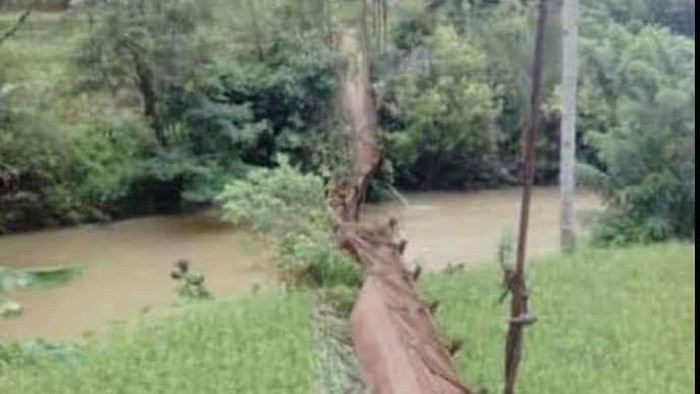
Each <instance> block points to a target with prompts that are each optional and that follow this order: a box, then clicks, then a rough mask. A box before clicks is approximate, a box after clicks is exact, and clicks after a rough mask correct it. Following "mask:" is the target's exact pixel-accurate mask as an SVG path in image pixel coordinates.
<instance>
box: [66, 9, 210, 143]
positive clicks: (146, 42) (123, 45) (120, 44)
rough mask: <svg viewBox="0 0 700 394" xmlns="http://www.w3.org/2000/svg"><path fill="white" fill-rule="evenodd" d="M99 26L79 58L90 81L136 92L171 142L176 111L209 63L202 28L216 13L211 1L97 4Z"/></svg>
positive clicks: (162, 139)
mask: <svg viewBox="0 0 700 394" xmlns="http://www.w3.org/2000/svg"><path fill="white" fill-rule="evenodd" d="M96 7H97V9H98V10H99V11H100V18H98V21H99V23H98V25H97V27H96V29H95V30H94V31H92V32H91V35H90V37H88V39H86V41H85V43H84V49H83V51H82V53H81V54H80V56H79V63H80V64H81V65H82V66H84V67H85V69H87V70H88V71H89V74H88V77H87V80H86V81H85V86H88V87H108V88H109V89H111V90H112V91H113V92H115V93H116V92H119V91H123V90H127V91H130V90H132V91H136V92H138V95H139V96H140V99H141V100H140V101H141V106H142V111H143V115H144V116H145V117H146V118H148V120H149V121H150V123H151V128H152V129H153V132H154V135H155V138H156V140H157V141H158V143H159V144H160V145H161V146H162V147H165V146H167V145H168V136H167V129H168V127H169V126H171V124H170V123H171V122H170V120H171V119H170V118H171V116H172V115H173V114H180V113H181V112H182V108H181V104H182V101H183V100H186V98H187V94H188V92H190V91H191V90H192V87H193V85H195V84H196V83H197V79H198V76H199V75H198V73H199V72H201V70H203V69H204V67H203V66H204V65H205V64H207V63H208V61H209V59H208V58H207V53H206V51H205V44H206V43H205V42H204V40H203V39H202V37H200V36H199V35H198V33H199V27H200V26H201V25H203V24H204V22H206V21H208V20H209V18H210V3H209V2H208V1H201V2H200V1H191V0H152V1H147V2H146V1H141V0H125V1H119V2H110V3H106V4H101V5H97V6H96Z"/></svg>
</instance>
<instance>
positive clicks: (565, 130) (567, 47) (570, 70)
mask: <svg viewBox="0 0 700 394" xmlns="http://www.w3.org/2000/svg"><path fill="white" fill-rule="evenodd" d="M561 26H562V29H561V34H562V38H561V46H562V51H561V54H562V61H561V76H562V78H561V79H562V81H561V104H562V116H561V148H560V149H561V151H560V154H561V156H560V160H561V165H560V166H559V188H560V194H561V218H560V242H561V249H562V250H563V251H565V252H571V251H572V250H573V249H574V246H575V234H574V192H575V179H574V161H575V157H576V85H577V81H578V0H564V1H563V4H562V7H561Z"/></svg>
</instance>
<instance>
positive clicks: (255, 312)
mask: <svg viewBox="0 0 700 394" xmlns="http://www.w3.org/2000/svg"><path fill="white" fill-rule="evenodd" d="M310 304H311V300H310V297H309V294H308V293H306V292H292V293H274V294H264V295H258V296H254V297H249V298H245V299H240V300H234V301H213V302H208V303H204V304H200V305H197V306H192V307H190V308H186V309H185V310H183V311H181V312H180V311H178V312H177V313H175V314H174V315H173V316H170V317H167V318H160V319H153V320H147V321H145V322H143V323H142V324H141V325H139V329H138V331H135V330H134V328H133V327H130V328H129V327H127V328H124V329H119V330H116V331H114V332H112V333H110V334H108V335H105V336H103V337H99V338H98V339H95V340H94V341H93V342H90V343H89V344H87V345H86V346H85V348H84V349H83V350H82V351H81V352H79V353H78V355H77V357H75V358H74V361H73V362H57V361H51V360H45V361H40V362H38V363H35V364H31V365H24V366H17V367H12V366H11V367H8V368H7V369H6V370H4V371H0V392H2V393H4V394H20V393H21V394H34V393H36V394H46V393H56V394H62V393H66V394H82V393H84V394H95V393H100V394H109V393H120V394H121V393H129V394H131V393H134V394H135V393H149V394H150V393H168V394H176V393H183V394H184V393H188V394H190V393H208V394H216V393H300V394H308V393H310V392H313V391H314V389H313V387H314V385H315V370H314V368H315V364H314V363H315V359H314V357H315V354H314V347H313V344H312V340H311V335H312V334H311V312H310V311H311V305H310Z"/></svg>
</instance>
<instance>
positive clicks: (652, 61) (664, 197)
mask: <svg viewBox="0 0 700 394" xmlns="http://www.w3.org/2000/svg"><path fill="white" fill-rule="evenodd" d="M76 4H77V5H76V6H74V7H71V8H70V9H69V10H68V11H65V12H63V13H62V14H60V16H56V15H48V14H36V15H32V17H31V18H30V19H29V22H27V25H26V26H24V27H23V28H22V29H19V30H18V32H17V33H16V35H15V36H13V37H12V38H11V39H9V40H6V41H5V42H4V43H3V45H2V47H0V51H1V52H2V56H0V75H2V76H3V78H2V79H1V81H0V141H1V142H2V143H1V144H0V201H1V202H2V204H0V231H13V230H20V229H26V228H31V227H39V226H47V225H54V224H72V223H79V222H84V221H94V220H108V219H109V218H111V217H121V216H127V215H135V214H144V213H149V212H156V211H165V210H175V209H182V208H186V207H189V206H193V205H198V204H209V203H211V202H212V201H213V199H214V197H215V196H216V195H217V194H218V193H220V192H221V190H222V189H223V186H224V185H225V184H227V183H229V182H231V180H233V179H240V178H241V177H245V176H246V174H247V173H248V171H250V170H251V169H253V168H257V167H271V166H274V165H275V157H276V156H277V155H278V154H279V153H285V154H286V155H288V157H289V160H290V162H291V163H293V164H294V165H296V166H298V167H299V168H300V169H301V170H302V171H303V172H313V173H315V174H317V175H320V176H322V177H324V178H326V179H328V178H334V177H337V176H339V175H341V174H342V173H343V171H345V170H346V169H347V157H345V152H346V151H347V149H346V135H347V133H346V130H345V126H344V125H343V122H342V120H341V119H340V116H339V113H338V112H339V111H337V108H336V100H335V93H336V75H337V71H338V70H339V68H341V67H344V66H345V65H344V62H343V61H342V59H339V57H338V54H337V53H336V51H335V44H334V43H335V41H336V33H337V27H338V26H341V25H342V23H344V22H343V21H347V20H349V19H350V18H356V17H357V16H361V17H362V18H364V21H365V25H366V27H367V32H368V37H367V38H368V40H367V41H368V44H370V45H369V48H370V51H371V55H372V57H371V59H372V79H373V82H374V93H375V97H376V99H377V100H376V101H377V110H378V114H379V123H380V127H381V129H382V132H381V139H382V142H383V144H384V146H383V148H384V152H385V160H384V162H383V166H382V170H381V171H380V172H379V174H378V177H379V178H380V179H381V180H382V181H393V182H395V184H396V186H397V187H399V188H460V189H464V188H483V187H497V186H500V185H504V184H514V183H516V182H517V181H518V178H519V175H520V168H521V166H522V163H521V162H520V157H521V151H522V140H521V135H522V130H523V129H524V128H525V127H526V126H527V123H526V119H527V113H528V101H529V100H528V91H529V84H530V81H529V68H530V63H531V48H532V39H533V30H534V29H533V26H534V19H533V16H534V3H533V2H525V1H479V0H472V1H467V0H457V1H433V2H428V1H423V0H411V1H406V2H401V3H400V4H397V5H396V6H395V7H390V10H389V14H388V18H387V19H386V20H383V16H382V14H381V13H380V14H377V12H383V11H381V10H380V8H377V9H375V7H360V6H359V5H360V4H361V3H360V2H357V3H355V2H347V1H336V0H303V1H296V0H283V1H272V0H261V1H250V0H237V1H236V2H235V3H234V4H231V3H230V2H221V1H217V0H208V1H201V2H200V1H197V2H195V1H191V0H157V1H152V2H151V1H149V2H143V1H139V0H127V1H120V2H105V1H98V0H93V1H84V2H80V3H76ZM373 4H375V5H377V4H380V3H379V2H376V3H373ZM553 6H554V7H556V6H557V3H556V2H554V3H553ZM693 11H694V4H693V3H692V2H687V1H685V0H665V1H663V2H657V1H647V0H644V1H628V0H605V1H583V2H582V19H581V47H580V57H581V71H580V80H579V97H578V120H577V145H578V146H577V149H578V158H579V161H580V162H581V164H582V166H581V167H582V168H583V169H582V171H581V173H582V175H581V178H580V179H582V180H585V181H586V182H587V183H588V184H589V185H592V186H595V187H596V189H597V190H598V191H600V192H601V193H602V195H603V196H604V197H605V198H606V199H607V201H608V202H609V203H610V212H609V214H608V215H606V216H605V217H602V218H600V219H599V220H598V224H599V226H598V228H599V230H600V231H597V233H596V234H597V235H596V237H597V239H598V240H600V241H602V242H627V241H633V240H642V241H648V240H657V239H663V238H667V237H671V236H681V237H687V236H689V235H691V234H692V232H693V231H694V224H695V220H694V214H693V213H692V211H691V209H692V208H693V207H694V204H695V195H694V191H693V189H694V182H693V181H691V180H693V179H694V174H695V159H694V152H695V151H694V148H693V147H694V142H695V132H694V130H695V113H694V95H695V94H694V88H693V86H694V71H693V66H694V49H693V45H694V19H693V18H692V14H693ZM557 12H558V10H557V9H556V8H555V9H553V10H552V15H557ZM15 19H16V18H15V17H14V15H9V16H8V17H7V18H5V17H3V18H0V29H1V28H3V27H5V26H8V25H10V24H11V23H13V22H14V21H15ZM550 19H551V20H552V21H554V22H553V23H551V25H550V26H549V27H548V30H547V40H548V43H547V48H548V49H550V50H549V51H548V55H547V58H546V62H545V64H546V69H545V74H544V87H543V92H544V94H545V100H544V101H543V102H544V104H543V106H542V107H541V108H540V111H541V115H542V119H543V121H542V122H541V130H540V133H539V135H540V136H539V141H538V147H539V152H538V161H537V163H536V169H537V172H536V174H537V175H536V181H537V182H539V183H553V182H555V181H556V179H557V176H558V169H559V167H558V166H559V145H558V144H559V142H558V141H559V130H558V129H559V118H560V114H559V104H558V103H559V96H558V90H559V89H558V84H559V76H558V72H557V70H558V65H557V63H558V56H559V51H558V50H555V48H558V45H559V44H558V37H559V35H560V30H559V27H558V25H557V23H556V20H557V18H550ZM691 22H692V23H691ZM371 185H373V186H377V185H380V186H381V182H377V181H373V182H371ZM377 190H378V189H376V188H373V190H371V191H370V192H371V193H370V196H376V195H379V194H377V193H374V192H376V191H377Z"/></svg>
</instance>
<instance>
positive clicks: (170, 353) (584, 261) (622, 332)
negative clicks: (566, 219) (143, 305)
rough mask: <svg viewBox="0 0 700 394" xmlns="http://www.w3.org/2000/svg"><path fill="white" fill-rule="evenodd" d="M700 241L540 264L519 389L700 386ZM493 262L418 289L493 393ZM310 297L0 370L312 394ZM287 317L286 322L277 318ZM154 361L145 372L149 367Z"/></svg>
mask: <svg viewBox="0 0 700 394" xmlns="http://www.w3.org/2000/svg"><path fill="white" fill-rule="evenodd" d="M693 249H694V245H691V244H661V245H652V246H635V247H631V248H625V249H599V250H582V251H580V252H578V253H577V254H575V255H574V256H571V257H565V258H562V257H550V258H544V259H533V260H534V263H533V264H532V265H531V269H530V270H529V273H530V274H529V280H530V284H531V289H532V311H533V312H534V313H535V314H536V315H537V316H538V318H539V320H538V322H537V324H535V325H534V326H533V327H531V328H529V329H528V331H527V333H526V342H525V348H524V360H525V361H524V363H523V368H522V370H521V374H520V380H519V388H518V392H522V393H535V392H537V393H562V392H571V393H589V392H595V393H638V392H644V393H671V392H673V393H684V392H690V391H691V390H692V388H693V387H694V362H693V357H694V352H693V343H694V301H693V300H694V297H693V295H694V290H695V286H694V278H693V273H694V262H693ZM498 274H499V273H498V271H497V270H496V269H495V267H482V268H476V269H474V270H467V271H465V272H458V273H455V274H452V275H447V274H444V273H432V274H428V275H426V276H425V277H424V278H423V279H422V280H421V281H420V282H419V283H420V285H421V288H422V290H423V292H424V293H425V294H426V295H427V296H429V297H430V298H432V299H437V300H438V301H440V306H439V308H438V310H437V314H436V318H437V321H438V323H439V325H440V326H441V328H442V329H443V331H444V332H446V333H448V334H450V335H454V336H457V337H461V338H463V339H464V346H463V348H462V350H461V351H460V352H459V353H457V359H456V361H457V366H458V368H459V372H460V375H461V377H462V378H464V380H465V381H466V382H467V383H468V384H469V385H470V386H471V387H475V388H481V387H483V388H486V389H488V392H498V388H499V385H500V382H501V381H502V378H501V375H502V374H501V367H502V366H501V362H502V358H501V357H502V352H503V340H504V336H505V327H506V325H505V318H506V316H507V311H506V308H507V305H499V304H498V303H497V299H498V295H499V294H500V289H499V287H498V286H497V280H498ZM309 309H310V300H309V299H308V297H307V296H306V295H305V294H304V293H291V294H280V293H275V292H273V293H267V294H261V295H257V296H251V297H244V298H239V299H236V300H225V301H215V302H214V303H205V304H202V305H201V306H196V307H193V308H188V309H184V310H181V311H176V312H175V313H173V315H172V316H170V317H168V318H166V319H153V320H151V319H146V320H145V321H143V322H142V323H141V324H143V326H140V328H139V329H135V328H133V327H132V328H125V329H124V330H117V331H115V332H112V333H109V334H107V335H100V336H98V337H97V338H96V339H95V340H93V341H91V342H89V343H88V344H87V345H86V347H85V348H84V349H82V350H79V352H80V353H78V354H80V355H81V356H80V357H79V358H74V359H72V361H68V362H60V361H50V360H44V361H42V362H39V363H35V362H28V363H25V364H21V365H19V364H18V365H14V366H10V367H9V368H7V369H0V391H1V392H3V393H7V394H19V393H22V394H35V393H36V394H39V393H42V394H43V393H45V392H47V390H48V391H50V392H52V393H56V394H61V393H70V394H82V393H86V394H87V393H90V394H92V393H95V392H100V393H112V392H114V393H116V392H119V393H137V392H142V391H143V390H144V388H147V390H148V391H149V392H168V393H171V394H178V393H192V392H207V393H212V394H217V393H230V392H245V393H261V394H262V393H269V392H285V393H286V392H290V393H292V392H299V393H301V392H304V393H307V392H311V391H313V389H312V387H314V386H313V382H314V381H315V379H316V375H315V373H316V372H315V369H314V359H313V357H315V356H314V353H313V350H312V349H313V339H312V337H310V336H309V332H310V331H311V322H310V319H309V315H310V310H309ZM281 321H284V322H285V324H284V325H280V322H281ZM144 366H148V368H143V367H144Z"/></svg>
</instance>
